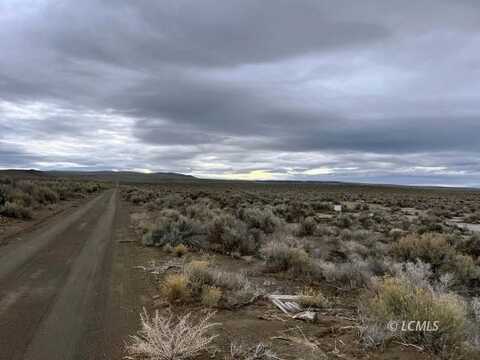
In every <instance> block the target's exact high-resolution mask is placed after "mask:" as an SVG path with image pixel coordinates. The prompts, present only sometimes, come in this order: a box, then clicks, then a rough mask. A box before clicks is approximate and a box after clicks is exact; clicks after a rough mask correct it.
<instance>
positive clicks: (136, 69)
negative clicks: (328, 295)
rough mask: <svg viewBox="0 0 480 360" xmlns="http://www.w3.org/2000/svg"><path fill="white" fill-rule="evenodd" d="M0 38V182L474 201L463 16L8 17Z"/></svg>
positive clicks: (478, 72)
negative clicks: (280, 187) (344, 189)
mask: <svg viewBox="0 0 480 360" xmlns="http://www.w3.org/2000/svg"><path fill="white" fill-rule="evenodd" d="M0 29H1V30H2V31H0V54H2V56H0V167H4V168H6V167H23V168H25V167H32V168H39V169H52V168H55V169H58V168H60V169H72V168H74V169H91V170H93V169H119V170H123V169H137V170H141V171H179V172H184V173H189V174H193V175H199V176H208V177H212V178H242V179H258V178H261V179H267V178H272V179H301V180H315V179H320V180H330V179H332V180H347V181H369V182H388V183H405V184H440V185H467V186H480V164H479V162H478V161H477V159H478V157H479V155H480V141H478V134H480V118H479V114H480V101H479V100H480V99H479V97H480V95H479V94H480V83H479V82H478V81H475V79H478V78H480V62H479V61H478V51H479V50H480V4H479V3H478V2H476V1H473V0H456V1H453V0H450V1H447V0H420V1H416V2H414V3H406V2H404V1H393V2H385V1H382V0H369V1H368V0H367V1H362V2H357V1H346V0H345V1H343V0H339V1H335V2H331V1H321V0H297V1H295V2H292V1H288V0H263V1H254V0H234V1H228V2H225V1H218V0H207V1H201V2H200V1H193V0H175V1H166V0H165V1H157V2H151V1H146V0H138V1H134V2H124V3H122V4H119V3H118V2H114V1H111V0H96V1H93V0H86V1H81V2H78V1H76V2H75V1H62V2H50V1H45V0H43V1H42V0H37V1H33V2H32V1H27V0H7V1H4V2H2V4H0Z"/></svg>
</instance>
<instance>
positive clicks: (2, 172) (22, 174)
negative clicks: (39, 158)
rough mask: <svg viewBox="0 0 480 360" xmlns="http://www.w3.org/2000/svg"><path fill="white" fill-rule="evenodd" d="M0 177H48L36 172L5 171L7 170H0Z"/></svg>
mask: <svg viewBox="0 0 480 360" xmlns="http://www.w3.org/2000/svg"><path fill="white" fill-rule="evenodd" d="M0 176H7V177H11V178H22V179H39V178H44V177H46V176H48V175H47V174H45V173H44V172H42V171H38V170H17V169H7V170H0Z"/></svg>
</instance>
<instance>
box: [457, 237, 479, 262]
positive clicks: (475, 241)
mask: <svg viewBox="0 0 480 360" xmlns="http://www.w3.org/2000/svg"><path fill="white" fill-rule="evenodd" d="M457 249H458V251H460V252H463V253H464V254H467V255H471V256H475V257H479V256H480V233H473V234H472V235H471V236H469V237H468V238H467V239H465V240H463V241H462V242H460V244H459V245H458V247H457Z"/></svg>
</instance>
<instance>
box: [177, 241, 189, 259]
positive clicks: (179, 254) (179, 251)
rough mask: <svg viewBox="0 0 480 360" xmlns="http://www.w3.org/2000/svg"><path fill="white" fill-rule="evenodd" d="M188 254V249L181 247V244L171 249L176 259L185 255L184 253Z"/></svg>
mask: <svg viewBox="0 0 480 360" xmlns="http://www.w3.org/2000/svg"><path fill="white" fill-rule="evenodd" d="M187 252H188V248H187V247H186V246H185V245H183V244H178V245H177V246H175V247H174V248H173V253H174V254H175V255H176V256H177V257H182V256H183V255H185V254H186V253H187Z"/></svg>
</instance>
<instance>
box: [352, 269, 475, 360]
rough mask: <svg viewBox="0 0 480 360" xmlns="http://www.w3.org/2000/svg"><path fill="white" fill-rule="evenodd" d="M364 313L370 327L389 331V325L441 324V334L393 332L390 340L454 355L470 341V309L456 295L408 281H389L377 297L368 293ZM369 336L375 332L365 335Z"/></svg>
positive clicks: (379, 286)
mask: <svg viewBox="0 0 480 360" xmlns="http://www.w3.org/2000/svg"><path fill="white" fill-rule="evenodd" d="M361 311H362V313H363V314H364V316H366V317H367V318H368V320H367V321H366V327H367V328H368V327H372V328H373V329H378V328H387V329H389V328H388V327H387V326H388V323H389V322H390V321H395V322H397V323H399V322H402V321H405V322H409V321H418V322H419V323H426V322H430V324H433V322H435V321H436V322H438V330H437V331H426V330H423V331H422V330H420V331H401V330H400V329H401V328H400V327H399V328H398V329H397V331H395V329H390V330H391V333H390V334H387V336H390V337H398V338H401V339H402V340H404V341H407V342H409V343H412V344H416V345H420V346H425V347H427V348H429V349H430V350H432V351H434V352H436V353H438V354H442V355H451V354H455V353H458V352H459V351H460V350H461V348H462V343H463V342H464V341H465V340H466V339H467V334H466V332H465V329H466V325H467V308H466V304H465V302H464V301H463V300H462V299H461V298H460V297H458V296H457V295H454V294H453V293H439V292H435V291H433V290H431V289H425V288H420V287H417V286H415V284H412V283H410V282H408V281H407V280H405V279H401V278H391V277H390V278H385V279H383V280H382V281H381V282H380V283H379V284H378V286H377V288H376V289H375V291H374V292H373V293H368V295H367V296H366V297H365V303H364V304H362V305H361ZM365 333H366V334H368V333H372V332H368V331H367V332H365Z"/></svg>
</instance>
